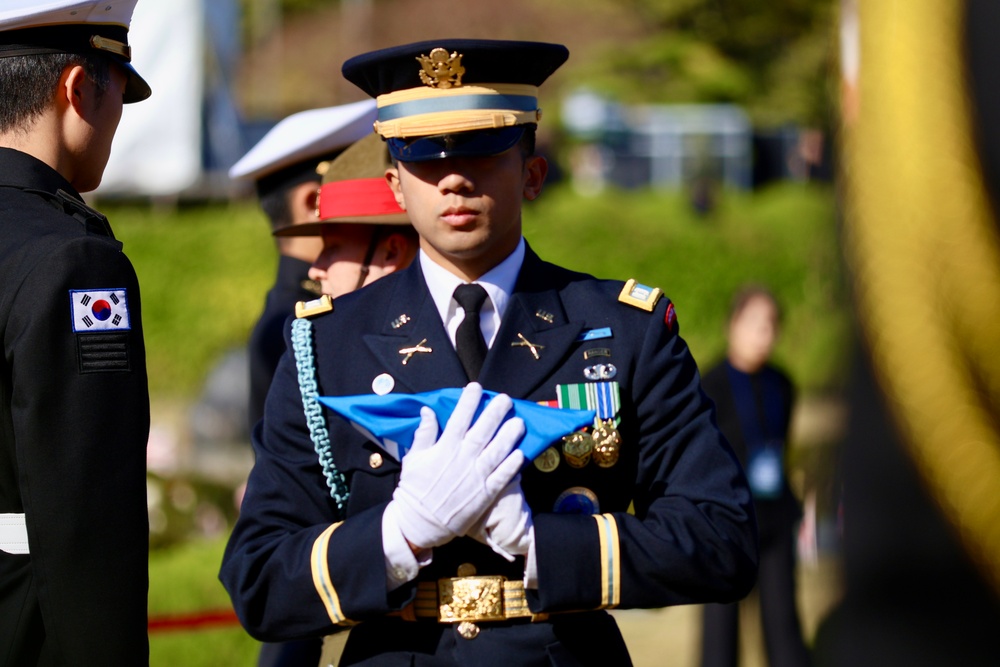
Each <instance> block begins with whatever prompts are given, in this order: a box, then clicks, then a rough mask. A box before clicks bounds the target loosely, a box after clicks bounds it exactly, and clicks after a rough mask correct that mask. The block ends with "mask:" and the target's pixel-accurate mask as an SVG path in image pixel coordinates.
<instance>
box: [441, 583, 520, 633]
mask: <svg viewBox="0 0 1000 667" xmlns="http://www.w3.org/2000/svg"><path fill="white" fill-rule="evenodd" d="M505 580H506V579H505V578H504V577H501V576H487V577H452V578H450V579H439V580H438V601H439V605H438V621H440V622H441V623H463V622H466V621H471V622H476V621H502V620H504V618H505V616H504V611H503V597H504V596H503V589H504V581H505Z"/></svg>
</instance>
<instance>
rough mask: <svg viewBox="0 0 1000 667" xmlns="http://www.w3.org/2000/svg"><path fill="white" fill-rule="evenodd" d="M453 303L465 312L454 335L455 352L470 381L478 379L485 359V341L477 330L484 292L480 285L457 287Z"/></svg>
mask: <svg viewBox="0 0 1000 667" xmlns="http://www.w3.org/2000/svg"><path fill="white" fill-rule="evenodd" d="M454 297H455V301H457V302H458V305H460V306H461V307H462V310H464V311H465V319H464V320H462V323H461V324H459V325H458V331H457V332H456V333H455V351H456V352H458V359H459V361H461V362H462V367H463V368H464V369H465V374H466V375H468V376H469V379H470V380H475V379H477V378H478V377H479V369H481V368H482V367H483V359H485V358H486V340H485V339H484V338H483V332H482V330H481V329H480V328H479V310H480V308H482V307H483V303H485V302H486V290H484V289H483V288H482V287H481V286H480V285H475V284H469V285H459V286H458V287H456V288H455V294H454Z"/></svg>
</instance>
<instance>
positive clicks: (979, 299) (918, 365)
mask: <svg viewBox="0 0 1000 667" xmlns="http://www.w3.org/2000/svg"><path fill="white" fill-rule="evenodd" d="M963 5H964V3H961V2H940V1H939V0H909V1H908V2H906V3H900V2H896V1H894V0H871V1H866V2H860V3H858V6H859V7H860V70H859V79H858V82H857V83H858V98H857V102H858V105H859V106H858V107H857V110H858V114H857V116H856V117H854V118H853V119H850V120H846V121H845V123H844V128H843V129H844V131H843V133H842V137H843V139H842V141H843V148H844V151H843V153H844V164H843V168H844V173H843V176H844V177H845V182H846V191H847V200H846V216H845V251H846V254H847V258H848V262H849V266H850V269H851V271H852V275H853V278H854V281H855V295H856V301H857V306H858V314H859V319H860V321H861V324H862V327H863V331H864V335H865V337H866V342H867V344H868V349H869V350H870V352H871V355H872V360H873V364H874V368H875V372H876V376H877V380H878V382H879V385H880V386H881V388H882V390H883V393H884V394H885V396H886V399H887V403H888V405H889V406H890V410H891V411H892V414H893V417H894V420H895V422H896V424H897V426H898V427H899V429H900V432H901V434H902V436H903V440H904V441H905V445H906V447H907V451H908V453H909V455H910V457H911V458H912V459H913V461H914V462H915V464H916V466H917V468H918V470H919V471H920V474H921V476H922V478H923V480H924V482H925V483H926V486H927V488H928V489H929V490H930V493H931V495H932V496H933V498H934V499H935V500H936V501H937V503H938V504H939V505H940V507H941V508H942V510H943V512H944V514H945V516H946V517H947V518H948V520H949V522H950V523H951V525H952V526H953V527H954V528H955V530H956V532H957V534H958V535H959V537H960V539H961V541H962V543H963V545H964V547H965V549H966V551H967V552H968V553H969V554H970V555H971V556H972V558H973V560H974V561H975V562H976V563H977V565H978V566H979V568H980V571H981V572H982V573H983V574H984V575H985V576H986V578H987V579H988V580H989V581H990V582H991V583H992V585H993V586H994V588H995V589H996V590H997V591H1000V494H998V493H997V491H996V490H997V489H998V488H1000V434H998V432H997V421H996V420H995V419H996V416H997V415H1000V352H998V342H1000V240H998V225H997V220H996V219H995V217H994V214H993V211H992V209H991V205H990V202H989V199H988V194H987V190H986V185H985V182H984V178H983V173H982V168H981V164H980V163H979V160H978V157H977V154H976V148H975V145H974V131H973V126H972V121H971V118H972V108H971V102H970V94H969V91H968V90H967V78H966V77H967V72H966V69H965V64H964V59H963V52H964V51H963V20H964V6H963Z"/></svg>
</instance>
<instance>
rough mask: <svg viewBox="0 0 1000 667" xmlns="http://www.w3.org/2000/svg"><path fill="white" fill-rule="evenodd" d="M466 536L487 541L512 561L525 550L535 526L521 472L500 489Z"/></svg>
mask: <svg viewBox="0 0 1000 667" xmlns="http://www.w3.org/2000/svg"><path fill="white" fill-rule="evenodd" d="M469 537H472V538H475V539H476V540H478V541H480V542H482V543H483V544H486V545H487V546H489V547H490V548H491V549H493V551H495V552H496V553H498V554H500V555H501V556H503V557H504V558H506V559H507V560H508V561H511V562H513V560H514V556H526V555H527V554H528V549H529V548H530V546H531V543H532V542H533V541H534V539H535V527H534V524H533V523H532V521H531V508H530V507H528V503H527V502H526V501H525V499H524V492H523V491H522V490H521V476H520V475H518V476H517V477H515V478H514V480H513V481H512V482H511V483H510V484H508V485H507V486H506V487H505V488H504V490H503V491H501V492H500V497H499V498H497V499H496V501H495V502H494V503H493V504H492V505H491V506H490V508H489V509H488V510H487V511H486V514H485V515H483V517H482V518H481V519H480V520H479V521H478V522H476V525H475V526H473V527H472V530H471V531H470V532H469Z"/></svg>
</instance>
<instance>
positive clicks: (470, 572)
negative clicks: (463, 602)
mask: <svg viewBox="0 0 1000 667" xmlns="http://www.w3.org/2000/svg"><path fill="white" fill-rule="evenodd" d="M457 574H458V576H459V577H474V576H475V575H476V566H475V565H473V564H472V563H462V564H461V565H459V566H458V573H457Z"/></svg>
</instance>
